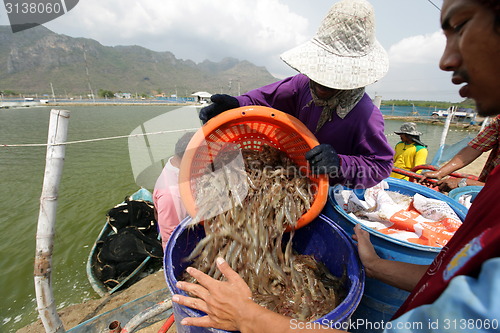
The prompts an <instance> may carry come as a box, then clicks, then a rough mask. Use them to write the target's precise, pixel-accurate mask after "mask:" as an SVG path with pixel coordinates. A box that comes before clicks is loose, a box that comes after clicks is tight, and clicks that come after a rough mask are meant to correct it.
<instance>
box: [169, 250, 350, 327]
mask: <svg viewBox="0 0 500 333" xmlns="http://www.w3.org/2000/svg"><path fill="white" fill-rule="evenodd" d="M217 267H218V268H219V270H220V271H221V272H222V274H224V276H225V277H226V279H227V281H217V280H214V279H212V278H211V277H210V276H208V275H206V274H204V273H202V272H200V271H199V270H197V269H194V268H192V267H190V268H188V273H189V274H190V275H191V276H193V277H194V278H195V279H196V280H198V282H199V283H200V284H193V283H187V282H178V284H177V286H178V287H179V288H180V289H182V290H184V291H186V292H189V293H191V294H193V295H195V296H197V297H198V298H193V297H185V296H181V295H174V296H173V297H172V300H173V301H174V302H176V303H179V304H182V305H185V306H189V307H191V308H195V309H198V310H201V311H203V312H205V313H206V314H207V315H206V316H204V317H198V318H195V317H190V318H184V319H183V320H182V321H181V324H182V325H188V326H200V327H214V328H218V329H224V330H230V331H233V330H239V331H241V332H242V333H254V332H255V333H287V332H289V333H292V332H295V333H300V332H308V333H314V332H339V333H340V332H343V331H339V330H335V329H333V328H327V327H324V326H322V327H318V328H306V327H305V322H300V321H297V320H294V319H291V318H288V317H285V316H282V315H280V314H277V313H275V312H272V311H270V310H267V309H265V308H263V307H261V306H260V305H258V304H257V303H255V302H254V301H253V300H252V298H251V296H252V292H251V291H250V288H249V287H248V285H247V284H246V283H245V281H243V279H242V278H241V277H240V276H239V275H238V273H236V272H235V271H233V270H232V269H231V267H229V264H228V263H227V262H226V261H224V260H223V259H222V258H218V259H217ZM301 324H302V325H301ZM318 325H319V324H318Z"/></svg>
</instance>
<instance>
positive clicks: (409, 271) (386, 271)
mask: <svg viewBox="0 0 500 333" xmlns="http://www.w3.org/2000/svg"><path fill="white" fill-rule="evenodd" d="M427 268H429V266H428V265H417V264H411V263H406V262H401V261H393V260H387V259H381V258H378V259H377V260H374V261H373V262H372V263H369V264H365V271H366V275H367V276H368V277H371V278H374V279H377V280H380V281H382V282H384V283H387V284H389V285H391V286H394V287H396V288H399V289H403V290H406V291H412V290H413V288H414V287H415V286H416V285H417V283H418V281H420V279H421V278H422V276H424V274H425V272H426V271H427Z"/></svg>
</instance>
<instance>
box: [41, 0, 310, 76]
mask: <svg viewBox="0 0 500 333" xmlns="http://www.w3.org/2000/svg"><path fill="white" fill-rule="evenodd" d="M308 25H309V22H308V20H307V19H306V18H304V17H302V16H300V15H299V14H296V13H293V12H292V11H291V10H290V8H289V7H288V5H286V4H284V3H283V1H282V0H256V1H247V0H232V1H227V0H197V1H186V0H184V1H179V0H167V1H157V0H141V1H136V0H121V1H120V2H119V3H117V2H115V1H100V0H86V1H80V3H79V4H78V6H76V7H75V8H74V9H73V10H72V11H71V12H70V13H68V14H66V15H64V16H63V17H61V18H58V19H57V20H55V21H53V22H51V23H49V24H47V26H48V27H49V28H50V29H53V30H55V31H56V32H58V33H63V34H67V35H70V36H75V37H76V36H78V34H80V35H82V34H84V35H85V37H88V38H93V39H96V40H98V41H99V42H101V43H102V44H104V45H131V44H138V45H142V46H144V47H147V48H150V49H153V50H155V51H170V52H172V53H174V55H175V56H176V57H178V58H182V59H191V60H194V61H202V60H205V59H207V58H208V59H210V60H213V61H218V60H220V59H221V58H223V57H226V56H230V57H236V58H238V59H246V60H249V61H252V62H255V63H256V64H257V65H266V64H267V62H268V59H269V58H272V57H276V58H278V57H279V54H280V53H282V52H284V51H286V50H287V49H289V48H291V47H293V46H295V45H297V44H299V43H301V42H303V41H305V40H306V39H307V38H309V37H310V36H308V35H307V28H308ZM266 58H267V59H266ZM264 59H266V60H264ZM270 70H272V69H270Z"/></svg>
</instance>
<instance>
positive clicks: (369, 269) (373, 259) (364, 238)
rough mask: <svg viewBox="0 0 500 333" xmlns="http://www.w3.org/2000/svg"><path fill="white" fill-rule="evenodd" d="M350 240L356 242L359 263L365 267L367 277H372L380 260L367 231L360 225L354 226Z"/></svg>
mask: <svg viewBox="0 0 500 333" xmlns="http://www.w3.org/2000/svg"><path fill="white" fill-rule="evenodd" d="M352 238H353V239H354V240H355V241H357V242H358V254H359V259H360V260H361V263H362V264H363V266H364V267H365V271H366V275H367V276H368V277H373V273H374V271H375V270H376V267H377V262H378V261H379V260H381V258H380V257H379V256H378V254H377V252H375V248H374V247H373V244H372V242H371V241H370V234H369V233H368V231H366V230H363V229H362V228H361V224H359V223H358V224H356V226H355V227H354V235H352Z"/></svg>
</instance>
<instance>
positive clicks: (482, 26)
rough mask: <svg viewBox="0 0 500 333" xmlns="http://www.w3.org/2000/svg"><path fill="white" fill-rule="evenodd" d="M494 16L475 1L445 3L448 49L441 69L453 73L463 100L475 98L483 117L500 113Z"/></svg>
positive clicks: (499, 52)
mask: <svg viewBox="0 0 500 333" xmlns="http://www.w3.org/2000/svg"><path fill="white" fill-rule="evenodd" d="M494 19H495V16H494V13H493V11H492V10H490V9H489V8H487V7H484V6H482V5H480V4H479V3H478V2H476V1H474V0H444V2H443V8H442V10H441V26H442V28H443V31H444V34H445V36H446V48H445V50H444V53H443V55H442V57H441V61H440V63H439V67H440V68H441V69H442V70H444V71H450V72H453V76H452V80H451V81H452V82H453V83H454V84H462V83H465V85H464V86H462V87H461V88H460V91H459V92H460V95H461V96H462V97H469V98H473V99H474V100H475V101H476V105H477V110H478V113H479V115H481V116H491V115H496V114H499V113H500V93H499V91H498V89H499V88H500V29H498V27H495V25H494Z"/></svg>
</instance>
